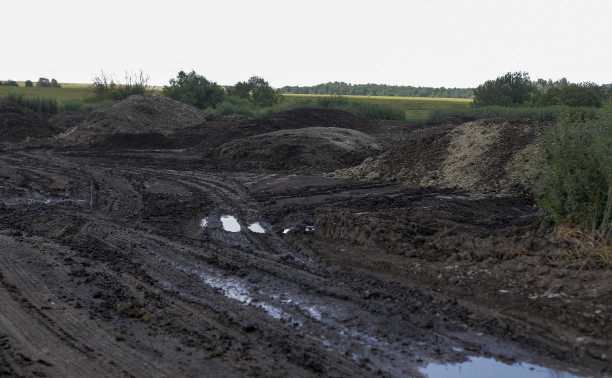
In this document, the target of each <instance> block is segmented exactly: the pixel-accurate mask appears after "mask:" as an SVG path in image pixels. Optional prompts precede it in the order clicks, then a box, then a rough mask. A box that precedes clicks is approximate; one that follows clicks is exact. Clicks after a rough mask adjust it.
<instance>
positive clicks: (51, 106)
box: [2, 93, 58, 114]
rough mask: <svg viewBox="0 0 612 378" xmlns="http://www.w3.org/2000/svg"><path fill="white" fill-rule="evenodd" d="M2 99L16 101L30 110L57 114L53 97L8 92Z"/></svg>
mask: <svg viewBox="0 0 612 378" xmlns="http://www.w3.org/2000/svg"><path fill="white" fill-rule="evenodd" d="M2 99H3V100H8V101H13V102H16V103H18V104H20V105H22V106H24V107H26V108H28V109H30V110H33V111H35V112H39V113H46V114H57V112H58V106H57V101H56V100H55V99H54V98H46V97H25V96H24V95H21V94H19V95H18V94H15V93H8V94H7V95H6V96H4V97H3V98H2Z"/></svg>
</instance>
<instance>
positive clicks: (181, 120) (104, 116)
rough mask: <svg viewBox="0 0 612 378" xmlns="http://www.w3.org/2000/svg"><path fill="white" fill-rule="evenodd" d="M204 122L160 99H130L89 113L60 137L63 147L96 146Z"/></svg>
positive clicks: (193, 110)
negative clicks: (111, 139) (117, 137)
mask: <svg viewBox="0 0 612 378" xmlns="http://www.w3.org/2000/svg"><path fill="white" fill-rule="evenodd" d="M204 122H206V113H204V112H202V111H200V110H198V109H196V108H194V107H192V106H189V105H187V104H184V103H182V102H178V101H174V100H171V99H169V98H167V97H163V96H130V97H128V98H127V99H125V100H123V101H120V102H117V103H116V104H115V105H113V106H111V107H108V108H104V109H98V110H95V111H93V112H92V113H91V114H90V115H89V116H88V117H87V119H86V120H85V122H84V123H82V124H80V125H78V126H76V127H74V128H72V129H70V130H68V131H67V132H66V133H64V134H63V135H62V138H63V140H64V142H66V143H67V144H96V143H99V142H101V141H103V140H104V139H106V138H107V137H110V136H112V135H114V134H152V133H153V134H162V135H169V134H172V133H173V132H174V131H175V130H178V129H182V128H188V127H193V126H197V125H200V124H203V123H204Z"/></svg>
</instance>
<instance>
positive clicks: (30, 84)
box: [25, 80, 34, 88]
mask: <svg viewBox="0 0 612 378" xmlns="http://www.w3.org/2000/svg"><path fill="white" fill-rule="evenodd" d="M25 86H26V87H27V88H32V87H33V86H34V83H32V80H26V82H25Z"/></svg>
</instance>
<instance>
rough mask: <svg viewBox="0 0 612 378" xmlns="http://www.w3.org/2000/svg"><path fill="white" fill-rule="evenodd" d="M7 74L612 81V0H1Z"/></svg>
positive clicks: (85, 79) (0, 67)
mask: <svg viewBox="0 0 612 378" xmlns="http://www.w3.org/2000/svg"><path fill="white" fill-rule="evenodd" d="M0 14H2V21H1V22H0V35H2V36H3V38H2V54H1V55H0V79H2V80H6V79H13V80H26V79H30V80H33V81H36V80H37V79H38V77H41V76H44V77H47V78H49V79H50V78H56V79H57V80H58V81H59V82H64V83H89V82H91V81H92V78H93V77H94V76H96V75H97V74H98V73H99V72H100V70H104V71H105V72H107V73H110V74H115V75H116V76H117V77H118V78H121V77H122V76H123V75H124V72H125V71H126V70H128V71H133V70H143V71H144V72H145V73H147V74H148V75H149V76H150V83H151V84H153V85H164V84H167V83H168V80H169V79H170V78H172V77H175V76H176V74H177V73H178V71H180V70H185V71H190V70H195V71H196V72H197V73H199V74H201V75H204V76H205V77H206V78H207V79H208V80H211V81H215V82H217V83H219V84H222V85H231V84H234V83H235V82H237V81H241V80H247V79H248V78H249V77H250V76H252V75H258V76H262V77H264V78H265V79H266V80H268V81H269V82H270V84H271V85H272V86H274V87H282V86H285V85H301V86H303V85H314V84H318V83H323V82H328V81H344V82H349V83H378V84H392V85H413V86H432V87H441V86H444V87H475V86H477V85H479V84H481V83H482V82H484V81H485V80H489V79H494V78H496V77H498V76H501V75H502V74H504V73H505V72H510V71H526V72H528V73H529V74H530V76H531V78H532V79H537V78H545V79H549V78H551V79H553V80H555V79H560V78H562V77H566V78H567V79H568V80H570V81H572V82H583V81H592V82H596V83H599V84H603V83H612V64H611V62H612V47H611V45H610V40H611V39H612V21H611V18H610V16H611V15H612V0H580V1H578V0H571V1H570V0H512V1H509V0H503V1H502V0H419V1H413V0H404V1H401V0H397V1H392V0H376V1H371V0H370V1H360V0H352V1H348V0H347V1H345V0H322V1H319V0H309V1H306V0H301V1H293V0H283V1H276V0H256V1H255V0H249V1H242V0H216V1H186V0H172V1H153V0H149V1H137V0H121V1H115V0H105V1H96V0H88V1H83V0H53V1H49V0H18V1H17V0H1V1H0Z"/></svg>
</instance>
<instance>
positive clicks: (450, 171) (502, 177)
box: [332, 118, 540, 193]
mask: <svg viewBox="0 0 612 378" xmlns="http://www.w3.org/2000/svg"><path fill="white" fill-rule="evenodd" d="M539 127H540V126H539V124H538V123H536V122H534V121H530V120H525V119H518V120H505V119H501V118H494V119H481V120H477V121H472V122H467V123H463V124H461V125H458V126H457V125H452V124H442V125H431V126H430V127H427V128H424V129H420V130H416V131H414V133H413V134H412V135H410V136H409V137H408V138H407V139H406V140H405V141H403V142H401V143H399V144H397V145H396V146H394V147H392V148H390V149H389V150H387V151H385V152H384V153H383V154H381V155H380V156H377V157H373V158H369V159H366V160H365V161H364V162H363V163H362V164H360V165H359V166H356V167H352V168H348V169H344V170H340V171H337V172H334V173H333V174H332V176H334V177H341V178H353V179H365V180H383V181H398V182H402V183H404V184H407V185H410V186H436V187H444V188H460V189H466V190H472V191H477V192H496V193H511V192H521V191H523V190H524V187H525V185H524V183H523V181H524V177H525V174H527V172H524V169H525V168H524V167H525V164H524V163H525V162H526V161H528V160H529V159H530V158H531V156H532V155H533V154H534V153H535V152H536V149H537V147H536V145H535V142H536V134H537V132H538V129H539Z"/></svg>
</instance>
